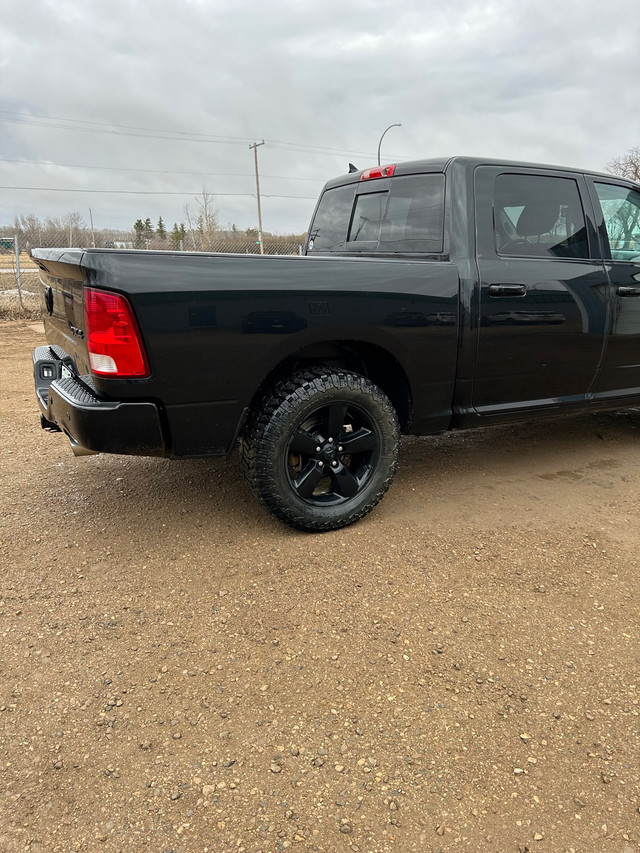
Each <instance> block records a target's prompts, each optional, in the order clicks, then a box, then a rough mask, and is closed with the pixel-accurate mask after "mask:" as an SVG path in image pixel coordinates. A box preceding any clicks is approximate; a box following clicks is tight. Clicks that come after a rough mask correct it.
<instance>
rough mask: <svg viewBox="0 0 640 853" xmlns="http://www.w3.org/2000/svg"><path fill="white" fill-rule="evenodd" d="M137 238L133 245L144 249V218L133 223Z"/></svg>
mask: <svg viewBox="0 0 640 853" xmlns="http://www.w3.org/2000/svg"><path fill="white" fill-rule="evenodd" d="M133 231H134V234H135V239H134V243H133V246H134V248H135V249H144V222H143V221H142V219H136V221H135V223H134V225H133Z"/></svg>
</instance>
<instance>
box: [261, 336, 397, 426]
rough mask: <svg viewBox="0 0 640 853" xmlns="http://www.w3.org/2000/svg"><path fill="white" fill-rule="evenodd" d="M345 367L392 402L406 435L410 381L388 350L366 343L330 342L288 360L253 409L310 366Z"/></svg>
mask: <svg viewBox="0 0 640 853" xmlns="http://www.w3.org/2000/svg"><path fill="white" fill-rule="evenodd" d="M318 366H320V367H322V366H324V367H328V368H332V369H336V368H337V369H339V368H343V369H344V370H349V371H351V372H353V373H359V374H360V375H361V376H364V377H366V378H367V379H368V380H369V381H370V382H373V383H374V385H377V386H378V387H379V388H380V389H381V390H382V391H384V393H385V394H386V395H387V397H388V398H389V399H390V400H391V403H392V404H393V407H394V409H395V410H396V414H397V415H398V420H399V422H400V428H401V429H402V431H403V432H405V431H406V430H407V428H408V427H409V424H410V423H411V413H412V401H411V389H410V387H409V381H408V379H407V377H406V374H405V372H404V370H403V369H402V367H401V366H400V363H399V362H398V361H397V360H396V359H395V358H394V357H393V356H392V355H391V354H390V353H389V352H388V351H387V350H384V349H382V347H378V346H376V345H375V344H369V343H365V342H363V341H327V342H324V343H319V344H311V345H309V346H307V347H304V348H303V349H300V350H298V351H297V352H295V353H292V355H290V356H288V357H287V358H286V359H284V360H283V361H282V362H280V364H278V365H277V367H275V368H274V370H272V371H271V373H269V374H268V375H267V376H266V377H265V379H264V380H263V382H262V383H261V385H260V388H259V390H258V393H257V394H256V396H255V397H254V399H253V400H252V401H251V407H253V405H254V403H255V401H256V399H257V398H258V399H259V398H260V397H261V396H262V395H263V394H264V393H265V391H268V390H269V389H270V388H271V387H273V385H274V384H275V383H276V382H278V381H279V380H280V379H282V378H284V377H286V376H290V375H291V374H292V373H294V372H296V371H299V370H304V369H306V368H309V367H318Z"/></svg>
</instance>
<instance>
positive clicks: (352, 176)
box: [324, 156, 637, 190]
mask: <svg viewBox="0 0 640 853" xmlns="http://www.w3.org/2000/svg"><path fill="white" fill-rule="evenodd" d="M454 163H455V164H456V165H460V166H463V167H466V168H468V169H475V168H476V167H477V166H506V167H508V168H515V167H517V168H525V169H545V170H553V171H554V172H571V173H572V174H576V173H578V174H584V175H593V176H596V177H599V178H607V179H608V180H616V181H621V182H623V183H627V184H630V185H632V186H634V185H635V186H637V184H634V182H633V181H629V180H628V179H627V178H621V177H620V176H618V175H612V174H610V173H608V172H597V171H593V170H592V169H580V168H575V167H574V168H572V167H570V166H554V165H551V164H549V163H528V162H526V161H520V160H497V159H495V158H491V157H466V156H454V157H431V158H429V159H425V160H406V161H404V162H400V163H396V164H395V172H394V177H399V176H401V175H417V174H422V173H428V172H446V171H448V170H449V169H450V168H451V166H452V165H453V164H454ZM384 165H387V164H386V163H385V164H383V166H384ZM369 168H370V167H367V168H366V169H360V170H359V171H357V172H351V173H349V174H346V175H340V176H339V177H337V178H333V179H332V180H330V181H327V183H326V184H325V186H324V189H325V190H327V189H331V188H332V187H339V186H344V185H345V184H354V183H358V182H359V181H360V180H362V175H363V173H364V172H366V171H368V169H369Z"/></svg>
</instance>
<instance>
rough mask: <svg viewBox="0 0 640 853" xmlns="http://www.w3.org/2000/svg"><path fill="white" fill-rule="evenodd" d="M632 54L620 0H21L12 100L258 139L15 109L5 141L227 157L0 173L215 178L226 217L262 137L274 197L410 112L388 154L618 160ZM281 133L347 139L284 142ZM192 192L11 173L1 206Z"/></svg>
mask: <svg viewBox="0 0 640 853" xmlns="http://www.w3.org/2000/svg"><path fill="white" fill-rule="evenodd" d="M637 72H638V59H637V48H636V45H635V43H634V38H633V33H632V30H631V26H630V21H629V6H628V4H627V3H625V2H622V0H613V2H610V3H608V4H607V6H606V10H605V9H604V7H603V6H601V4H599V3H596V2H595V0H585V2H582V3H576V2H564V3H562V4H560V3H557V2H551V0H542V2H539V3H536V4H528V3H521V2H515V0H509V1H508V2H506V0H505V2H494V3H482V4H480V3H477V2H458V3H452V4H446V5H445V4H441V3H435V2H432V1H431V0H430V2H419V0H402V2H396V3H394V4H393V5H391V4H388V3H383V2H373V0H371V2H364V0H361V2H350V3H339V2H334V0H329V2H325V3H322V4H317V3H316V4H304V3H300V2H274V3H271V4H264V3H259V2H241V3H231V2H182V3H179V4H176V3H169V2H167V0H156V2H154V3H153V4H151V3H142V2H137V3H136V2H125V0H114V1H113V2H111V3H109V4H108V5H107V4H102V3H90V2H80V0H73V2H59V0H57V2H44V0H36V2H30V3H28V4H26V3H16V2H13V3H10V4H9V5H8V9H5V12H4V18H3V29H2V32H0V81H1V84H2V85H1V89H0V109H2V110H8V111H22V112H24V114H25V115H34V116H37V115H53V116H62V117H68V118H75V119H83V120H86V121H95V122H113V123H115V124H125V125H136V126H140V127H150V128H166V129H173V130H180V131H185V132H196V133H198V132H200V133H207V134H219V135H224V136H233V137H246V139H244V140H238V141H236V142H234V143H232V144H221V143H215V142H213V141H210V142H192V141H178V140H166V139H165V140H163V139H141V138H136V137H131V136H125V135H122V134H121V133H118V132H113V133H108V134H94V133H87V132H83V131H82V130H80V129H79V128H78V129H77V130H76V131H73V132H71V131H68V130H62V129H54V128H42V127H40V128H37V127H26V126H22V125H18V124H14V123H9V122H0V152H1V153H0V156H1V157H5V158H24V159H31V160H47V161H51V162H55V163H81V164H85V165H87V166H96V165H98V166H113V167H128V168H139V169H159V170H160V169H161V170H169V171H170V170H175V171H194V172H195V171H203V172H216V173H225V174H227V175H228V176H227V177H207V178H198V177H196V176H187V175H178V174H173V175H157V174H149V173H143V172H140V173H133V172H121V173H118V172H113V171H109V172H107V171H105V172H101V171H93V170H82V171H80V170H72V169H61V168H59V167H43V166H36V165H28V164H24V165H17V164H11V163H4V162H0V185H3V186H4V185H22V186H49V187H63V186H64V187H67V188H76V189H127V190H132V191H133V190H146V191H182V190H187V191H190V192H191V191H192V192H193V194H196V193H197V192H198V191H199V190H200V189H201V188H202V186H204V185H206V187H207V189H208V190H209V191H211V192H214V193H216V192H218V193H220V195H219V197H218V207H219V209H220V218H221V221H222V222H224V223H226V222H227V221H235V222H236V223H237V224H238V225H239V226H240V227H248V226H252V225H254V224H255V220H256V212H255V199H254V198H253V197H252V196H251V194H252V193H253V192H254V180H253V177H252V169H253V161H252V155H251V152H250V151H249V148H248V141H249V140H252V139H256V140H260V139H262V138H265V139H267V140H268V142H267V145H265V146H264V147H262V148H261V149H260V154H259V156H260V168H261V171H262V172H263V173H264V175H265V177H264V178H263V180H262V189H263V191H264V193H265V195H266V196H272V195H299V196H309V197H315V196H316V195H317V193H318V192H319V190H320V188H321V186H322V184H323V183H324V181H325V180H326V179H328V178H330V177H333V176H335V175H336V174H340V173H342V172H344V171H345V170H346V165H347V162H348V161H349V160H352V161H353V162H355V163H357V164H358V165H359V166H366V165H369V164H371V163H373V162H374V161H375V152H376V147H377V142H378V138H379V136H380V133H381V132H382V130H384V128H385V127H386V126H387V125H389V124H391V123H393V122H397V121H400V122H402V124H403V127H402V128H394V129H393V131H391V132H390V133H389V135H388V136H387V137H386V139H385V144H384V149H383V156H384V157H385V158H386V159H401V158H414V157H421V156H433V155H441V154H453V153H469V154H472V153H473V154H486V155H489V156H504V157H509V158H514V159H518V158H530V159H534V160H537V161H547V162H557V163H564V164H576V165H584V166H586V167H592V168H604V167H605V166H606V163H607V162H608V161H609V160H610V159H611V158H612V157H613V156H615V155H616V154H618V153H621V152H623V151H625V150H626V149H628V148H630V147H631V146H632V145H634V144H638V141H639V138H640V128H639V127H638V118H637V116H638V104H637V94H636V90H637V86H636V85H635V80H636V79H637ZM0 117H1V115H0ZM605 117H606V118H605ZM113 130H114V131H116V130H117V129H116V128H114V129H113ZM271 140H274V141H276V140H277V141H281V142H292V143H298V144H299V145H301V146H304V145H306V146H322V147H323V148H333V149H339V150H340V151H342V152H344V153H335V154H332V153H331V152H316V151H311V150H309V149H302V148H300V149H293V148H289V150H285V149H284V147H282V146H281V145H278V144H275V143H274V144H271V142H270V141H271ZM237 173H241V174H242V176H240V175H238V174H237ZM267 175H274V176H279V177H278V178H277V179H276V178H271V177H266V176H267ZM299 178H307V179H310V180H305V181H302V180H301V181H297V180H295V179H299ZM222 193H238V194H241V193H245V194H247V195H237V196H226V195H222ZM187 201H189V196H186V197H180V196H159V195H157V196H115V195H113V196H110V195H95V196H94V195H88V194H82V195H80V194H73V193H65V194H54V193H36V192H32V193H29V192H25V191H20V192H18V191H16V192H13V193H12V192H11V191H8V190H3V191H1V200H0V223H7V222H9V221H10V220H11V219H12V218H13V216H14V215H15V214H16V213H25V212H36V213H40V215H60V214H61V213H64V212H65V211H67V210H70V209H73V210H81V211H85V210H86V209H87V207H88V206H91V207H92V208H93V210H94V216H95V218H96V220H97V224H101V225H102V224H104V225H111V226H124V227H127V226H130V225H131V223H132V222H133V220H134V219H136V218H137V217H138V216H143V217H145V216H147V215H148V216H150V217H151V218H152V219H156V218H157V217H158V216H159V215H162V216H163V218H164V219H165V221H168V222H173V221H174V220H175V219H178V220H179V219H180V218H181V209H182V205H183V204H184V203H185V202H187ZM312 209H313V200H312V198H309V199H300V200H294V199H275V198H265V200H264V205H263V215H264V225H265V228H266V229H268V230H274V231H277V230H293V231H300V230H304V228H306V225H307V223H308V218H309V215H310V213H311V211H312Z"/></svg>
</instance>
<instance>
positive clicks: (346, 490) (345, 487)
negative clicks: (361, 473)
mask: <svg viewBox="0 0 640 853" xmlns="http://www.w3.org/2000/svg"><path fill="white" fill-rule="evenodd" d="M331 478H332V480H333V483H334V486H335V490H336V492H338V494H340V495H342V497H343V498H352V497H353V496H354V495H355V494H357V493H358V489H359V488H360V484H359V483H358V481H357V480H356V478H355V477H354V476H353V474H352V473H351V471H349V469H348V468H347V467H345V466H344V465H342V464H340V465H338V467H337V468H332V469H331Z"/></svg>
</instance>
